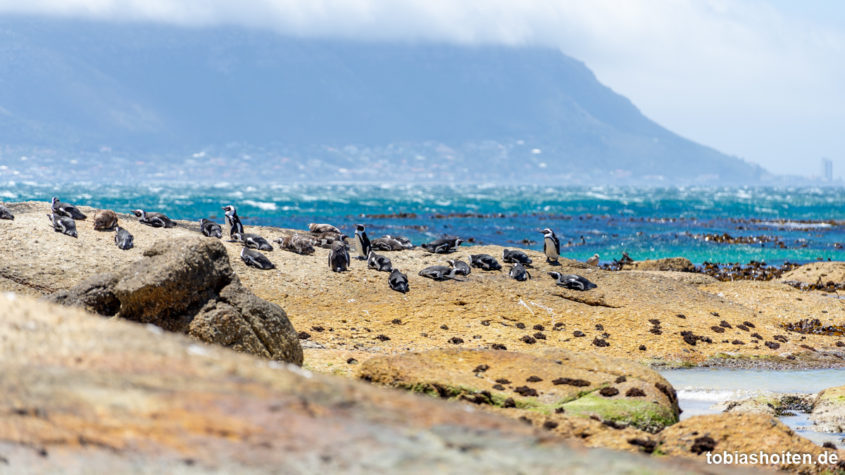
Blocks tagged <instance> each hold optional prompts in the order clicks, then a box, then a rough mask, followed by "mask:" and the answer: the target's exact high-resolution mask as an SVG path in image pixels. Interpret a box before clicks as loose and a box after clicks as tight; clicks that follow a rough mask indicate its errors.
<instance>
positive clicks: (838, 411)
mask: <svg viewBox="0 0 845 475" xmlns="http://www.w3.org/2000/svg"><path fill="white" fill-rule="evenodd" d="M810 420H811V421H813V429H814V430H816V431H819V432H834V433H843V432H845V386H837V387H835V388H828V389H825V390H824V391H822V392H820V393H819V395H818V397H817V398H816V403H815V404H814V405H813V412H811V413H810Z"/></svg>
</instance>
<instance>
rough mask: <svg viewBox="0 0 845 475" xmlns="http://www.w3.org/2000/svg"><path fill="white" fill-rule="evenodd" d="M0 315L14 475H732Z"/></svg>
mask: <svg viewBox="0 0 845 475" xmlns="http://www.w3.org/2000/svg"><path fill="white" fill-rule="evenodd" d="M0 308H2V309H3V311H2V313H3V318H0V374H2V377H0V394H2V395H3V397H1V398H0V472H4V473H5V472H9V473H68V472H69V473H88V472H91V471H92V470H94V471H96V472H101V473H277V472H278V473H365V472H367V473H397V472H401V473H431V472H432V471H438V472H465V471H466V470H467V468H468V467H471V468H472V469H473V470H478V471H481V472H487V473H564V472H567V473H620V472H637V473H657V474H670V473H734V472H733V471H732V470H729V469H728V468H723V467H718V466H706V465H704V464H701V463H697V462H694V461H685V460H667V459H666V458H662V459H657V458H650V457H645V456H639V455H635V454H629V453H624V452H613V451H609V450H601V449H584V448H582V447H576V446H573V445H571V444H570V443H569V442H566V441H564V440H562V439H560V438H559V437H556V436H555V435H554V433H550V432H544V433H540V432H538V431H536V430H535V429H533V428H532V427H530V426H528V425H526V424H523V423H521V422H517V421H514V420H512V419H507V418H504V417H499V416H496V415H493V414H485V413H482V412H480V411H470V410H467V407H465V406H462V405H454V404H447V403H444V402H441V401H438V400H434V399H431V398H422V397H418V396H415V395H412V394H406V393H401V392H397V391H389V390H385V389H382V388H378V387H375V386H373V385H369V384H364V383H360V382H357V381H352V380H349V379H344V378H333V377H328V376H321V375H318V374H312V373H311V372H309V371H306V370H303V369H301V368H299V367H296V366H292V365H287V364H280V363H278V362H274V361H267V360H264V359H258V358H255V357H252V356H251V355H245V354H238V353H235V352H232V351H228V350H226V349H224V348H220V347H216V346H214V345H204V344H202V343H198V342H196V341H195V340H191V339H188V338H185V337H183V336H181V335H176V334H171V333H163V334H162V332H161V331H160V330H158V329H157V328H156V327H152V326H143V325H137V324H133V323H130V322H126V321H122V320H120V319H101V318H92V317H91V316H90V315H89V314H87V313H84V312H82V311H80V310H78V309H74V308H68V307H59V306H55V305H51V304H47V303H44V302H38V301H35V300H32V299H29V298H25V297H21V296H15V295H12V294H3V293H0ZM92 467H93V468H92Z"/></svg>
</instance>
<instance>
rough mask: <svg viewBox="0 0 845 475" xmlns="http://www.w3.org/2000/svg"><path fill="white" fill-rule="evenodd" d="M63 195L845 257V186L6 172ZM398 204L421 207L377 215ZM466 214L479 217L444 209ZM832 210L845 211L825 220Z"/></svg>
mask: <svg viewBox="0 0 845 475" xmlns="http://www.w3.org/2000/svg"><path fill="white" fill-rule="evenodd" d="M53 195H56V196H59V197H60V198H61V199H62V200H64V201H67V202H71V203H74V204H79V205H89V206H94V207H100V208H110V209H114V210H117V211H124V212H125V211H129V210H130V209H133V208H139V207H140V208H145V209H149V210H155V211H160V212H164V213H166V214H168V215H169V216H170V217H172V218H177V219H191V220H193V219H199V218H202V217H211V218H215V219H217V220H218V221H221V222H222V210H221V209H220V208H221V207H222V206H224V205H226V204H234V205H235V206H237V207H238V210H239V214H240V215H241V217H242V218H243V221H244V224H245V225H247V226H249V225H251V224H252V225H272V226H284V227H292V228H300V229H304V228H305V226H306V225H307V224H308V223H309V222H330V223H332V224H335V225H337V226H338V227H340V228H342V229H345V230H346V231H349V232H350V233H351V232H352V225H354V224H355V223H358V222H362V223H364V224H366V225H367V227H368V232H369V234H370V235H371V236H379V235H382V234H400V235H405V236H408V237H409V238H411V239H412V240H413V241H414V242H415V243H416V244H419V243H421V242H425V241H428V240H431V239H433V238H436V237H439V236H441V235H443V234H452V235H459V236H461V237H463V238H465V239H467V238H474V240H475V242H477V243H488V244H499V245H504V246H513V247H528V248H534V249H540V248H541V247H542V240H541V238H542V235H541V234H540V233H539V230H541V229H543V228H545V227H550V228H552V229H554V230H555V231H556V232H557V233H558V235H559V236H560V237H561V240H562V243H563V244H564V248H563V249H562V254H563V255H564V256H566V257H571V258H575V259H586V258H587V257H589V256H591V255H593V253H599V255H600V256H601V260H602V261H604V262H607V261H610V260H612V259H614V258H618V257H620V256H621V253H622V251H627V252H628V253H629V254H630V255H631V257H633V258H634V259H647V258H657V257H669V256H685V257H688V258H689V259H691V260H692V261H693V262H696V263H701V262H704V261H710V262H723V263H725V262H742V263H746V262H749V261H751V260H758V261H766V262H768V263H770V264H779V263H781V262H783V261H787V260H788V261H792V262H808V261H812V260H816V259H833V260H843V258H845V251H843V250H842V249H837V248H836V247H835V245H836V243H842V244H845V222H843V221H845V206H844V205H843V204H845V188H696V187H689V188H651V189H643V188H622V187H540V186H514V187H505V186H482V185H464V186H458V185H455V186H375V185H327V186H315V185H284V186H282V185H279V186H272V185H262V186H244V185H233V184H227V183H219V184H215V185H202V186H200V185H191V184H184V185H174V184H163V185H137V186H132V185H128V186H127V185H95V184H62V185H44V184H37V183H16V182H2V181H0V200H4V201H23V200H43V201H48V200H49V199H50V197H51V196H53ZM398 213H413V214H414V215H415V216H414V217H410V218H402V219H400V218H396V217H373V216H372V215H384V214H398ZM454 213H461V214H466V213H471V214H473V216H461V217H456V216H451V217H438V215H449V214H454ZM474 215H481V216H474ZM782 220H785V222H784V221H782ZM802 220H812V221H813V222H811V223H801V222H799V221H802ZM831 220H833V221H840V222H839V223H827V222H823V221H831ZM725 232H727V233H729V234H731V235H732V236H758V235H768V236H774V237H776V238H777V239H779V240H782V241H783V242H784V244H785V246H786V247H787V249H779V248H777V247H776V246H775V245H774V244H773V243H766V244H764V245H761V244H755V245H736V244H734V245H731V244H717V243H713V242H705V241H703V240H702V239H697V238H695V237H694V236H695V235H703V234H707V233H719V234H721V233H725ZM582 236H583V241H582V240H581V237H582ZM524 239H530V240H533V241H535V243H524V242H523V240H524ZM570 241H571V242H572V245H569V246H567V245H566V244H567V243H569V242H570ZM582 242H583V244H581V243H582Z"/></svg>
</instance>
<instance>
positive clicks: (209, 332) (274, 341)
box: [47, 236, 302, 364]
mask: <svg viewBox="0 0 845 475" xmlns="http://www.w3.org/2000/svg"><path fill="white" fill-rule="evenodd" d="M143 255H144V259H141V260H138V261H136V262H133V263H131V264H129V265H128V266H126V267H124V268H123V269H121V270H118V271H116V272H114V273H110V274H102V275H98V276H95V277H92V278H89V279H87V280H85V281H83V282H82V283H80V284H79V285H77V286H75V287H73V288H71V289H69V290H65V291H60V292H57V293H55V294H52V295H51V296H49V297H47V299H48V300H49V301H52V302H55V303H60V304H64V305H79V306H82V307H84V308H86V309H87V310H89V311H92V312H96V313H99V314H101V315H105V316H118V317H120V318H125V319H127V320H132V321H135V322H139V323H151V324H154V325H156V326H159V327H161V328H164V329H165V330H169V331H172V332H177V333H185V334H187V335H190V336H192V337H194V338H197V339H198V340H201V341H204V342H207V343H216V344H220V345H223V346H226V347H229V348H232V349H234V350H237V351H242V352H246V353H252V354H255V355H258V356H263V357H265V358H271V359H275V360H281V361H287V362H291V363H296V364H302V348H301V347H300V345H299V339H298V337H297V334H296V331H295V330H294V328H293V326H292V325H291V323H290V321H289V320H288V318H287V315H286V314H285V312H284V310H282V309H281V308H280V307H279V306H278V305H275V304H271V303H269V302H266V301H264V300H261V299H259V298H258V297H256V296H255V295H253V294H252V292H250V291H249V290H247V289H246V288H244V286H243V285H242V284H241V282H240V279H238V277H237V276H236V275H235V273H234V271H233V270H232V267H231V265H230V263H229V258H228V254H227V253H226V248H225V247H224V246H223V245H222V244H221V243H220V242H219V241H217V240H213V239H206V238H203V237H198V236H194V237H190V238H183V239H179V240H164V241H159V242H157V243H155V244H154V245H153V246H152V247H150V248H149V249H148V250H146V251H144V254H143Z"/></svg>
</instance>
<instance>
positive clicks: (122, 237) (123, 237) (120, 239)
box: [114, 226, 135, 251]
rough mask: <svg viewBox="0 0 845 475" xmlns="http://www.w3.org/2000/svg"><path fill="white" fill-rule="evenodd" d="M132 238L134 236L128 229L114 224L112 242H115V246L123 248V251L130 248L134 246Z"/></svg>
mask: <svg viewBox="0 0 845 475" xmlns="http://www.w3.org/2000/svg"><path fill="white" fill-rule="evenodd" d="M134 240H135V238H134V237H133V236H132V235H131V234H129V231H127V230H125V229H123V228H121V227H120V226H115V228H114V243H115V244H117V247H119V248H120V249H123V250H124V251H126V250H129V249H132V248H133V247H134V246H135V243H134Z"/></svg>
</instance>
